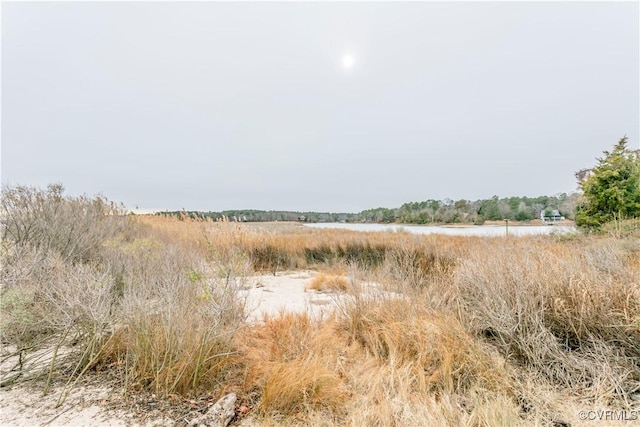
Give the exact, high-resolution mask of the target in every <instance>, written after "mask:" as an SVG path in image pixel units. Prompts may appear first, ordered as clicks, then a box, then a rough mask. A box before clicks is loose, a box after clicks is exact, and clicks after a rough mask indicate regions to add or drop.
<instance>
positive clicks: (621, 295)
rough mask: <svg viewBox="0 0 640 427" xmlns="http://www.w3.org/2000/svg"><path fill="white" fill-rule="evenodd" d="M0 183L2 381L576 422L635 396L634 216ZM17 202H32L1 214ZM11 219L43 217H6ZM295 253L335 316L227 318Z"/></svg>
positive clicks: (282, 407) (638, 346)
mask: <svg viewBox="0 0 640 427" xmlns="http://www.w3.org/2000/svg"><path fill="white" fill-rule="evenodd" d="M5 194H6V195H7V196H8V200H13V202H12V204H4V203H3V212H2V227H3V233H4V234H3V235H4V236H5V238H4V239H3V242H2V244H3V246H2V261H3V262H2V268H3V271H2V289H1V293H2V300H1V310H2V313H1V321H2V341H3V352H7V351H8V350H9V349H10V350H11V351H12V352H14V353H19V354H21V355H22V357H21V358H20V360H21V365H20V366H16V367H15V369H14V370H13V371H11V372H3V373H2V375H3V377H2V381H3V382H4V383H5V385H10V383H11V382H15V381H19V380H21V379H26V378H29V377H32V376H33V375H34V374H40V375H44V376H45V377H46V376H48V373H49V372H58V373H59V375H60V374H61V373H64V375H66V377H67V379H68V381H69V384H73V381H75V379H76V378H78V377H79V376H81V375H86V373H87V372H95V373H96V374H98V375H101V374H102V373H103V372H112V371H114V370H115V371H117V372H119V373H121V374H122V381H123V384H122V385H123V386H124V387H125V389H126V390H128V391H129V392H130V393H155V394H156V395H158V396H165V397H167V396H173V395H179V396H185V397H191V396H198V395H199V394H201V393H205V392H208V393H213V394H215V395H218V396H219V395H221V394H222V393H224V392H228V391H234V392H236V393H237V394H238V395H239V397H240V400H241V402H242V404H243V405H246V407H247V408H248V411H249V415H250V416H252V417H254V418H255V422H256V423H257V424H258V425H261V424H264V425H274V424H277V425H283V424H284V425H318V426H319V425H353V426H360V425H363V424H365V425H378V426H390V425H442V426H461V425H467V426H495V425H523V426H528V425H562V423H565V424H567V423H570V424H571V425H580V423H581V421H580V420H579V419H578V418H577V414H578V410H580V409H589V408H595V409H603V410H606V409H608V410H621V409H626V410H628V411H632V410H637V409H638V403H637V401H636V400H634V399H635V398H636V396H638V395H639V393H638V391H640V314H639V313H640V302H639V301H640V243H639V240H638V239H637V234H634V231H633V230H630V231H629V230H627V231H624V230H622V229H621V228H614V229H612V230H610V232H609V233H604V234H598V235H573V236H570V237H567V236H553V235H549V236H537V237H509V238H504V237H501V238H487V237H453V236H440V235H412V234H409V233H403V232H383V233H360V232H350V231H344V230H320V229H311V228H306V227H302V226H299V225H295V224H282V223H279V224H238V223H233V222H213V221H206V220H193V219H189V218H182V219H181V220H180V219H177V218H168V217H160V216H148V217H147V216H124V215H121V214H119V213H118V212H117V211H110V210H103V211H99V212H101V213H100V214H96V213H95V212H96V211H93V210H90V209H86V208H87V207H88V206H89V205H90V206H94V204H96V200H95V199H91V198H81V199H78V198H71V197H65V196H63V195H62V194H61V191H57V190H56V191H52V190H51V189H50V190H47V191H44V192H42V191H40V190H37V189H33V188H22V187H19V188H5V189H3V200H4V195H5ZM36 196H37V197H36ZM39 198H40V199H41V200H40V199H39ZM31 200H40V201H39V202H38V204H36V205H34V206H36V207H37V208H31V207H28V208H23V209H25V210H26V211H22V212H24V213H20V214H19V215H18V213H17V212H14V211H11V210H12V209H15V208H14V206H31V205H30V204H29V203H31ZM100 200H102V199H100ZM104 202H105V203H103V204H102V206H112V205H111V204H110V203H108V202H106V201H104ZM98 204H99V203H98ZM56 205H57V207H56ZM41 206H45V207H46V208H41ZM57 210H60V211H64V212H66V215H64V216H55V215H53V216H52V215H50V214H49V213H50V212H55V211H57ZM22 215H26V216H25V218H31V219H33V223H36V224H39V227H41V231H39V232H38V233H35V234H29V235H28V236H29V237H25V238H20V239H19V238H17V237H16V235H17V233H15V232H13V234H12V232H9V231H8V230H15V229H17V227H18V226H19V225H20V224H24V221H23V222H22V223H20V224H15V223H14V222H15V221H17V220H19V219H21V218H22V217H23V216H22ZM42 215H46V218H54V221H52V222H50V221H41V220H42V219H43V218H41V216H42ZM84 215H95V217H93V219H87V218H85V217H84ZM74 218H75V220H74ZM57 221H60V224H65V223H66V222H70V223H77V224H85V223H86V224H88V225H87V227H86V228H85V233H86V234H87V235H88V236H95V237H93V238H92V239H89V240H88V241H92V242H94V243H92V244H88V243H87V246H86V247H87V248H88V249H86V250H76V249H74V250H73V251H71V252H69V251H67V249H65V248H68V246H67V245H65V244H62V243H60V242H64V241H65V240H64V239H65V237H66V238H67V239H68V238H69V234H68V233H67V234H65V233H61V232H59V230H63V229H64V228H63V227H58V226H57V224H58V223H57ZM48 227H51V229H52V230H48ZM54 230H55V232H54ZM68 230H69V233H71V232H72V228H69V229H68ZM24 235H25V234H24V233H22V234H21V236H24ZM46 235H50V236H52V237H47V238H43V237H42V236H46ZM34 236H39V237H38V238H36V237H34ZM42 241H46V242H48V243H47V244H43V243H40V242H42ZM96 242H97V243H96ZM75 246H81V247H85V246H84V243H83V244H82V245H80V244H79V245H75ZM75 246H74V247H75ZM69 253H73V254H79V255H74V256H69ZM301 268H310V269H315V270H319V271H321V272H322V273H321V274H319V275H317V276H316V281H315V282H312V281H310V282H309V284H308V286H309V288H311V289H317V290H323V291H329V292H335V291H336V290H337V291H338V292H339V293H340V298H339V299H338V300H337V301H338V303H337V304H338V306H337V310H336V312H335V313H334V314H333V315H331V316H329V317H325V318H320V319H318V318H312V317H310V316H309V315H307V314H294V313H282V314H281V315H280V316H275V317H265V318H264V319H263V320H262V321H259V322H256V323H246V322H244V313H243V307H242V300H241V299H240V298H239V294H238V292H237V290H238V289H239V288H240V287H242V286H243V285H244V284H245V281H244V278H245V277H246V276H247V275H249V274H253V272H254V271H258V272H263V273H266V274H272V275H278V274H280V272H282V271H283V270H285V269H301ZM356 282H357V283H359V284H362V285H359V286H352V284H353V283H356ZM367 283H376V284H377V285H376V286H375V287H371V288H369V287H367V286H366V284H367ZM43 351H47V352H49V357H47V358H45V359H43V360H47V363H46V364H44V366H43V367H44V369H42V368H43V367H42V366H41V369H39V370H38V369H37V367H38V364H37V363H36V362H37V360H36V359H37V357H42V354H43V353H42V352H43ZM53 354H55V355H56V356H55V357H52V355H53ZM52 360H54V362H52ZM17 374H21V375H22V377H20V378H18V377H17ZM45 383H46V382H45ZM240 412H241V411H239V416H240ZM245 412H246V411H245ZM628 413H631V412H628ZM242 414H244V412H242Z"/></svg>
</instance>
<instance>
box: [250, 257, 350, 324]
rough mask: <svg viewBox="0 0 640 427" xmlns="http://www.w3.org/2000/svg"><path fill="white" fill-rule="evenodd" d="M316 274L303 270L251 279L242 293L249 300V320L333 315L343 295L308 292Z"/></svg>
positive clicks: (251, 277)
mask: <svg viewBox="0 0 640 427" xmlns="http://www.w3.org/2000/svg"><path fill="white" fill-rule="evenodd" d="M316 274H317V273H316V272H314V271H310V270H303V271H293V272H282V273H278V274H277V275H276V276H274V275H267V274H265V275H257V276H249V277H247V285H248V286H247V289H245V290H243V291H241V295H242V296H243V297H246V299H247V305H246V311H247V315H248V318H247V320H248V321H249V322H254V321H259V320H261V319H262V317H263V315H265V314H267V315H270V316H275V315H277V314H279V313H280V312H291V313H304V312H307V313H308V314H309V315H311V316H312V317H316V318H317V317H321V316H324V315H326V314H328V313H330V312H331V311H332V310H333V309H335V307H336V304H337V303H338V301H339V300H340V299H341V298H343V296H342V295H341V294H339V293H336V292H318V291H314V290H306V289H305V288H306V286H307V285H308V284H309V282H311V280H312V279H313V277H314V276H315V275H316Z"/></svg>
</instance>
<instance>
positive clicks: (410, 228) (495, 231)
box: [305, 223, 576, 237]
mask: <svg viewBox="0 0 640 427" xmlns="http://www.w3.org/2000/svg"><path fill="white" fill-rule="evenodd" d="M305 226H306V227H311V228H334V229H342V230H354V231H407V232H409V233H414V234H446V235H450V236H488V237H493V236H505V235H506V227H505V226H504V225H469V226H446V225H438V226H435V225H399V224H349V223H318V224H305ZM574 232H576V228H575V227H573V226H565V225H531V226H528V225H523V226H514V225H509V235H510V236H532V235H540V234H566V233H574Z"/></svg>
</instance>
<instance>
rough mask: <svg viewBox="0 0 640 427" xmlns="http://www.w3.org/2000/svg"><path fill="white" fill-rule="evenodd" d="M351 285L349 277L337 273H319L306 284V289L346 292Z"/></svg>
mask: <svg viewBox="0 0 640 427" xmlns="http://www.w3.org/2000/svg"><path fill="white" fill-rule="evenodd" d="M348 285H349V279H347V278H346V277H345V276H339V275H335V274H327V273H319V274H317V275H316V276H315V277H314V278H313V279H311V282H309V283H308V284H307V285H306V286H305V289H306V290H315V291H319V292H326V291H329V292H334V291H337V292H345V291H346V290H347V286H348Z"/></svg>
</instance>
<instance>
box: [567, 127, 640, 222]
mask: <svg viewBox="0 0 640 427" xmlns="http://www.w3.org/2000/svg"><path fill="white" fill-rule="evenodd" d="M627 144H628V139H627V137H626V136H625V137H623V138H622V139H620V141H619V142H618V143H617V144H616V146H615V147H614V149H613V151H612V152H608V151H605V152H604V154H605V156H604V157H602V158H599V159H598V165H597V166H596V167H595V168H593V169H591V170H590V172H589V173H585V172H584V171H580V172H578V173H577V174H576V176H578V178H579V179H581V182H580V187H581V189H582V191H583V201H582V203H581V204H580V205H579V206H578V210H577V213H576V225H578V226H579V227H583V228H599V227H600V226H601V225H602V224H605V223H607V222H609V221H613V220H622V219H630V218H639V217H640V151H639V150H631V149H630V148H629V147H628V146H627Z"/></svg>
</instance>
